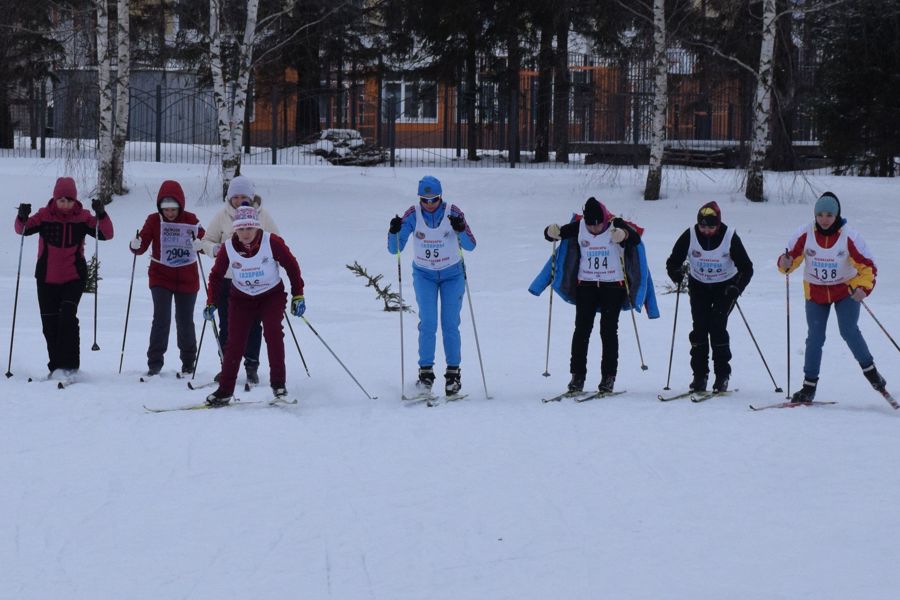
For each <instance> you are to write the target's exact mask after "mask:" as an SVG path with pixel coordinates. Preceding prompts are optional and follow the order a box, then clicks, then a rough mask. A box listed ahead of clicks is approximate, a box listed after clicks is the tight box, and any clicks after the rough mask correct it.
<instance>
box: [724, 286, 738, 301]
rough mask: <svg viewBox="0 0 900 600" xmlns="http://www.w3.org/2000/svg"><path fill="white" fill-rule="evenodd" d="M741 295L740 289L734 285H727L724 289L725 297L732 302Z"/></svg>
mask: <svg viewBox="0 0 900 600" xmlns="http://www.w3.org/2000/svg"><path fill="white" fill-rule="evenodd" d="M740 295H741V288H739V287H738V286H736V285H729V286H728V287H727V288H725V297H726V298H727V299H729V300H734V299H735V298H737V297H738V296H740Z"/></svg>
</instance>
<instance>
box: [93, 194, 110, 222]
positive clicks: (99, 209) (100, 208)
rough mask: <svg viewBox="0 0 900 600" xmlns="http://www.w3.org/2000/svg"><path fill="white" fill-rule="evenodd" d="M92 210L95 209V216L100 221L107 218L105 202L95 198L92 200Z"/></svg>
mask: <svg viewBox="0 0 900 600" xmlns="http://www.w3.org/2000/svg"><path fill="white" fill-rule="evenodd" d="M91 208H93V209H94V215H96V217H97V218H98V219H102V218H103V217H105V216H106V206H105V205H104V204H103V200H101V199H100V198H94V199H93V200H91Z"/></svg>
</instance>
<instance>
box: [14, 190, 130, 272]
mask: <svg viewBox="0 0 900 600" xmlns="http://www.w3.org/2000/svg"><path fill="white" fill-rule="evenodd" d="M97 226H98V222H97V218H96V217H95V216H94V215H93V214H91V212H90V211H89V210H87V209H85V208H84V206H83V205H82V204H81V202H78V201H76V202H75V203H74V204H73V205H72V208H71V209H69V210H68V211H65V212H64V211H61V210H59V208H57V206H56V201H55V200H50V202H48V203H47V206H45V207H43V208H41V209H39V210H38V211H37V212H36V213H35V214H33V215H31V216H30V217H29V218H28V220H27V221H25V222H24V223H23V222H22V221H20V220H19V219H18V218H16V220H15V228H16V233H18V234H22V233H24V234H25V235H34V234H35V233H37V234H39V235H40V240H39V242H38V260H37V265H36V266H35V269H34V276H35V278H36V279H37V280H38V281H41V282H43V283H54V284H60V283H68V282H70V281H74V280H76V279H83V280H86V279H87V262H86V261H85V259H84V237H85V236H86V235H90V236H94V235H95V232H96V231H97V230H96V229H95V228H97ZM112 237H113V225H112V221H111V220H110V218H109V215H108V214H107V215H106V216H104V217H103V218H102V219H100V221H99V237H98V239H100V240H111V239H112Z"/></svg>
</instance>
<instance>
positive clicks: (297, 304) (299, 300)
mask: <svg viewBox="0 0 900 600" xmlns="http://www.w3.org/2000/svg"><path fill="white" fill-rule="evenodd" d="M305 312H306V300H304V299H303V296H294V297H293V298H291V314H292V315H294V316H295V317H302V316H303V313H305Z"/></svg>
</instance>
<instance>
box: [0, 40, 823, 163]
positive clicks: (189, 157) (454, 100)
mask: <svg viewBox="0 0 900 600" xmlns="http://www.w3.org/2000/svg"><path fill="white" fill-rule="evenodd" d="M684 56H688V55H683V56H682V57H681V58H679V59H678V60H675V61H672V60H670V74H669V79H670V80H669V89H670V94H669V107H668V113H667V142H666V144H667V154H666V158H665V160H666V161H667V162H669V163H671V164H688V165H690V164H696V165H698V166H723V167H730V166H735V165H737V164H740V163H741V161H743V160H745V157H746V143H747V141H748V139H749V134H750V113H749V110H747V109H746V107H745V105H746V103H747V102H748V94H747V93H745V91H746V90H742V89H741V82H740V81H738V80H721V81H718V82H716V83H714V84H709V83H708V82H704V81H703V80H701V79H700V78H699V77H698V76H696V75H694V71H695V65H693V63H691V62H690V61H689V60H688V59H687V58H684ZM570 63H571V65H570V71H569V74H570V79H571V86H570V91H569V95H568V99H567V115H568V119H567V121H568V123H567V124H566V125H565V126H564V127H565V133H566V135H565V136H564V137H565V138H566V140H567V147H566V150H567V152H566V154H564V155H563V154H558V153H557V151H556V150H557V149H558V148H559V147H558V146H557V144H556V140H557V138H558V137H559V134H560V133H561V132H560V131H558V128H560V127H563V124H556V123H553V122H552V120H551V122H550V126H549V130H545V132H544V133H543V134H542V133H541V131H540V129H539V119H538V115H539V113H540V112H542V111H541V109H542V106H541V100H540V98H539V94H538V73H537V71H536V70H534V69H531V68H525V69H523V70H522V72H521V74H520V77H519V85H518V89H514V90H510V89H506V88H509V87H510V86H504V84H503V83H502V80H501V78H500V77H497V76H496V75H495V74H492V73H490V72H487V71H485V72H483V73H482V76H481V77H480V79H479V83H478V85H477V86H476V89H474V90H471V92H469V91H467V90H466V89H465V85H464V84H463V83H462V82H461V81H459V80H457V81H442V82H432V81H421V80H411V79H405V78H404V77H403V76H402V75H400V74H398V75H394V76H391V75H383V74H382V75H377V74H372V75H368V76H354V77H352V78H342V79H338V81H340V85H338V84H337V83H336V82H335V81H332V82H331V83H329V84H328V85H325V86H323V87H322V88H320V89H317V90H303V89H299V88H298V85H297V84H296V83H293V82H278V83H275V84H265V83H258V84H257V85H256V86H251V90H250V94H249V97H248V110H247V113H246V117H245V122H244V126H245V127H244V139H243V144H242V147H243V157H242V162H244V163H247V164H288V165H304V164H324V163H326V162H327V163H331V164H345V165H366V166H376V165H387V166H425V165H429V166H465V167H473V166H509V167H530V168H534V167H560V166H589V165H592V164H603V163H607V164H608V163H614V164H632V163H633V164H639V163H642V162H646V160H647V155H648V151H647V142H648V140H649V138H650V116H651V115H650V110H651V102H652V93H651V87H650V82H651V79H652V72H651V69H650V66H649V65H648V64H647V63H646V62H641V61H626V60H609V59H604V60H601V59H597V58H595V57H590V56H573V57H572V59H571V60H570ZM131 83H132V86H131V91H130V116H129V122H128V136H127V137H128V143H127V146H126V160H130V161H156V162H181V163H214V162H216V161H217V160H218V152H219V148H220V144H219V139H218V135H219V134H218V129H217V121H218V117H217V112H216V107H215V105H214V102H213V97H212V91H211V90H210V89H208V88H203V87H199V86H197V85H196V83H197V82H196V76H194V75H191V74H180V75H174V76H173V75H169V76H168V77H167V76H166V75H165V74H163V75H162V77H160V74H159V73H137V74H136V75H133V76H132V81H131ZM32 96H33V97H32V98H30V99H28V100H27V101H21V100H20V101H19V103H18V106H19V107H20V109H19V111H18V112H17V115H18V118H17V119H15V120H16V134H15V136H14V143H13V147H12V148H0V156H40V157H56V158H73V157H74V158H92V157H94V156H95V151H96V145H97V144H96V132H97V106H98V101H97V100H98V93H97V86H96V74H95V73H94V72H93V71H90V70H87V71H77V72H67V73H64V74H61V76H60V77H59V78H58V81H57V83H56V84H55V85H53V86H52V87H50V88H49V89H45V90H42V91H41V92H40V93H37V94H33V95H32ZM467 100H470V101H471V102H472V103H473V106H471V107H470V106H468V105H467ZM798 105H799V106H801V110H800V111H798V114H799V115H801V118H797V119H795V123H796V125H795V131H794V139H795V140H798V141H800V142H801V143H802V144H804V146H803V147H802V150H803V151H802V152H799V154H801V155H802V156H805V157H810V158H811V160H816V159H817V144H816V142H815V126H814V123H812V121H811V120H810V119H809V118H808V117H806V116H803V115H806V114H807V113H806V112H805V111H804V110H803V106H804V105H803V102H802V101H801V102H798ZM543 108H546V109H548V110H549V112H550V114H553V112H552V107H543ZM473 112H474V119H472V118H471V115H472V114H473ZM544 135H546V136H547V138H548V139H547V143H546V147H547V148H548V150H549V151H548V152H547V154H546V158H545V160H543V161H541V162H537V161H536V155H537V152H538V147H539V145H540V143H541V139H542V137H543V136H544ZM470 146H471V147H472V149H474V152H470ZM516 147H518V149H519V151H518V152H516V151H515V150H514V148H516ZM800 166H810V164H809V163H806V164H801V165H800Z"/></svg>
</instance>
